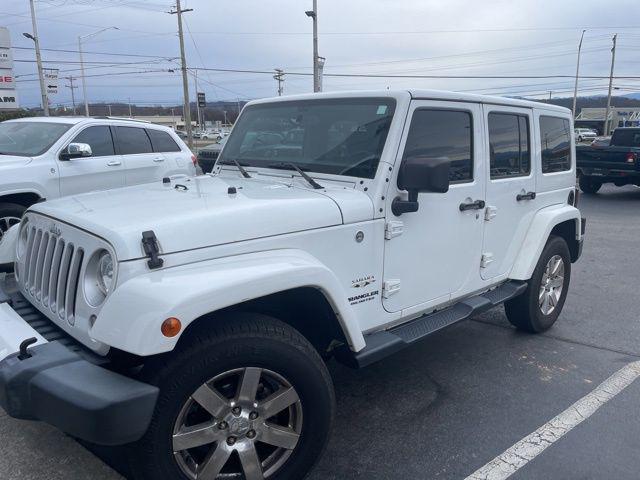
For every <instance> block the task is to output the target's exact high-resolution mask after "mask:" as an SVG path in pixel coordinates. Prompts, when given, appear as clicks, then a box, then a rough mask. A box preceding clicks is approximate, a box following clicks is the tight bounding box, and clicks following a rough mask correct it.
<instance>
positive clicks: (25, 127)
mask: <svg viewBox="0 0 640 480" xmlns="http://www.w3.org/2000/svg"><path fill="white" fill-rule="evenodd" d="M195 163H196V157H195V156H194V155H193V154H192V153H191V151H190V150H189V148H188V147H187V146H186V145H185V144H184V142H183V141H182V140H180V138H178V136H177V135H176V134H175V133H174V131H173V130H172V129H170V128H166V127H162V126H160V125H154V124H151V123H147V122H140V121H132V120H119V119H112V118H85V117H81V118H77V117H73V118H71V117H55V118H54V117H42V118H40V117H35V118H24V119H19V120H9V121H5V122H1V123H0V241H1V240H2V236H3V235H4V232H6V231H7V230H8V228H9V227H10V226H11V225H14V224H16V223H18V222H19V221H20V217H22V214H23V213H24V211H25V210H26V209H27V207H29V206H30V205H33V204H34V203H36V202H39V201H42V200H50V199H53V198H58V197H61V196H66V195H73V194H77V193H83V192H89V191H93V190H110V189H113V188H119V187H125V186H127V185H137V184H140V183H146V182H153V181H157V180H160V179H162V178H163V177H167V176H171V175H178V174H184V175H192V174H194V173H195Z"/></svg>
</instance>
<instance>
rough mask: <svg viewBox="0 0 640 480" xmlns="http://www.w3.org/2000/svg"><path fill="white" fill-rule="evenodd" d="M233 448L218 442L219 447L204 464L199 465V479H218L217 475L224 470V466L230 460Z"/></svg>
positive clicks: (197, 475) (197, 474)
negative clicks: (230, 448) (228, 448)
mask: <svg viewBox="0 0 640 480" xmlns="http://www.w3.org/2000/svg"><path fill="white" fill-rule="evenodd" d="M230 455H231V450H227V448H225V446H223V445H221V444H218V446H217V448H216V449H215V450H214V451H213V452H212V453H211V455H209V458H207V459H206V460H205V461H204V462H203V463H202V465H198V470H197V473H196V478H197V479H198V480H216V477H217V476H218V474H219V473H220V470H222V467H224V465H225V464H226V463H227V460H229V456H230Z"/></svg>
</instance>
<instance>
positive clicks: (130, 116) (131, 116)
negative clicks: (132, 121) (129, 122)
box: [129, 97, 133, 118]
mask: <svg viewBox="0 0 640 480" xmlns="http://www.w3.org/2000/svg"><path fill="white" fill-rule="evenodd" d="M129 118H133V115H131V97H129Z"/></svg>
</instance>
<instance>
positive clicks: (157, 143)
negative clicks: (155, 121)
mask: <svg viewBox="0 0 640 480" xmlns="http://www.w3.org/2000/svg"><path fill="white" fill-rule="evenodd" d="M147 134H148V135H149V138H150V139H151V145H152V146H153V151H154V152H179V151H180V147H179V146H178V144H177V143H176V142H175V140H174V139H173V138H171V135H169V134H168V133H167V132H163V131H161V130H153V129H151V128H149V129H147Z"/></svg>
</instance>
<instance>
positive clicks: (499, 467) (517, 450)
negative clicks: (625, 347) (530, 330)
mask: <svg viewBox="0 0 640 480" xmlns="http://www.w3.org/2000/svg"><path fill="white" fill-rule="evenodd" d="M638 377H640V361H637V362H633V363H629V364H628V365H626V366H625V367H623V368H621V369H620V370H618V371H617V372H616V373H614V374H613V375H611V376H610V377H609V378H608V379H606V380H605V381H604V382H602V383H601V384H600V385H599V386H598V387H597V388H596V389H595V390H593V391H592V392H591V393H589V394H588V395H586V396H585V397H582V398H581V399H580V400H578V401H577V402H576V403H574V404H573V405H571V406H570V407H569V408H567V409H566V410H565V411H564V412H562V413H561V414H560V415H558V416H557V417H555V418H553V419H552V420H551V421H549V422H547V423H545V424H544V425H543V426H541V427H540V428H539V429H537V430H536V431H535V432H533V433H532V434H530V435H527V436H526V437H524V438H523V439H522V440H520V441H519V442H518V443H516V444H515V445H513V446H512V447H511V448H509V449H508V450H506V451H505V452H504V453H502V454H501V455H498V456H497V457H496V458H494V459H493V460H491V461H490V462H489V463H487V464H486V465H485V466H484V467H481V468H480V469H478V470H476V471H475V472H474V473H472V474H471V475H469V476H468V477H467V478H466V479H465V480H504V479H506V478H509V477H510V476H511V475H513V474H514V473H515V472H517V471H518V470H519V469H521V468H522V467H524V466H525V465H526V464H527V463H529V462H530V461H531V460H533V459H534V458H536V457H537V456H538V455H540V454H541V453H542V452H543V451H544V450H545V449H546V448H548V447H549V446H551V445H553V444H554V443H555V442H557V441H558V440H560V439H561V438H562V437H563V436H564V435H565V434H566V433H568V432H569V431H570V430H571V429H573V428H574V427H576V426H577V425H579V424H581V423H582V422H584V421H585V420H586V419H587V418H589V417H590V416H591V415H593V414H594V413H595V412H596V411H597V410H598V409H599V408H600V407H602V406H603V405H604V404H605V403H607V402H608V401H609V400H611V399H612V398H614V397H615V396H616V395H618V394H619V393H620V392H622V391H623V390H624V389H625V388H627V387H628V386H629V385H631V384H632V383H633V382H634V380H636V379H637V378H638Z"/></svg>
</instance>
